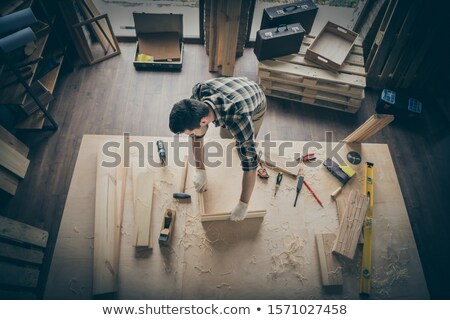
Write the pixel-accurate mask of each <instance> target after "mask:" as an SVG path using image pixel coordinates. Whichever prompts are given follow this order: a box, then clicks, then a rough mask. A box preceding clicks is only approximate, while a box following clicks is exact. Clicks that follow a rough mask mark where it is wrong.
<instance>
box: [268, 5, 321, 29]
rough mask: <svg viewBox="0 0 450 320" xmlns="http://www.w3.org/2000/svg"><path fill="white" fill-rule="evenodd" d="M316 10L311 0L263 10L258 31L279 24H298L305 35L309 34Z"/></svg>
mask: <svg viewBox="0 0 450 320" xmlns="http://www.w3.org/2000/svg"><path fill="white" fill-rule="evenodd" d="M318 10H319V9H318V8H317V6H316V5H315V4H314V2H313V1H312V0H303V1H298V2H295V3H289V4H283V5H280V6H276V7H270V8H265V9H264V12H263V17H262V20H261V27H260V29H267V28H272V27H277V26H279V25H280V24H292V23H300V24H301V25H302V27H303V28H304V29H305V31H306V33H310V32H311V28H312V26H313V23H314V19H315V18H316V14H317V11H318Z"/></svg>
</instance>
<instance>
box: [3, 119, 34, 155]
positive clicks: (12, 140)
mask: <svg viewBox="0 0 450 320" xmlns="http://www.w3.org/2000/svg"><path fill="white" fill-rule="evenodd" d="M0 140H3V141H4V142H6V144H7V145H9V146H10V147H12V148H13V149H14V150H16V151H17V152H19V153H20V154H21V155H23V156H24V157H25V158H26V157H28V152H29V148H28V147H27V146H26V145H25V144H24V143H23V142H22V141H20V140H19V139H17V138H16V137H15V136H14V135H13V134H12V133H10V132H9V131H8V130H6V129H5V128H3V127H2V126H0Z"/></svg>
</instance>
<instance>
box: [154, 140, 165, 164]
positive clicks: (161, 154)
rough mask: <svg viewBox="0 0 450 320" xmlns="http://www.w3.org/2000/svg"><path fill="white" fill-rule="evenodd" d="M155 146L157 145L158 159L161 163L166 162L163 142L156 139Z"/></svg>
mask: <svg viewBox="0 0 450 320" xmlns="http://www.w3.org/2000/svg"><path fill="white" fill-rule="evenodd" d="M156 146H157V147H158V154H159V159H160V160H161V163H162V164H166V149H165V148H164V142H163V141H162V140H158V141H156Z"/></svg>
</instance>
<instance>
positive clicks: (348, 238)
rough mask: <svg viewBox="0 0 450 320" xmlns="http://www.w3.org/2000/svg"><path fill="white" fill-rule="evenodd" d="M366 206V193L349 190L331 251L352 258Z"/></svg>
mask: <svg viewBox="0 0 450 320" xmlns="http://www.w3.org/2000/svg"><path fill="white" fill-rule="evenodd" d="M368 206H369V198H368V197H367V196H366V195H364V194H361V193H360V192H357V191H354V190H352V191H351V192H350V195H349V197H348V201H347V208H346V210H345V213H344V216H343V220H342V221H341V223H340V225H339V230H338V234H337V239H336V242H335V244H334V246H333V253H335V254H340V255H342V256H344V257H346V258H348V259H353V257H354V255H355V250H356V245H357V244H358V240H359V237H360V234H361V229H362V225H363V223H364V218H365V216H366V212H367V208H368Z"/></svg>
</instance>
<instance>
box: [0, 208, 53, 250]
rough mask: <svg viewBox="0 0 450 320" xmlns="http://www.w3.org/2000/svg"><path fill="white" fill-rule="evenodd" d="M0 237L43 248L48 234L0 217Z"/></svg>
mask: <svg viewBox="0 0 450 320" xmlns="http://www.w3.org/2000/svg"><path fill="white" fill-rule="evenodd" d="M0 237H2V238H6V239H10V240H14V241H17V242H21V243H28V244H32V245H35V246H38V247H41V248H45V247H46V246H47V240H48V232H47V231H44V230H42V229H39V228H35V227H32V226H30V225H27V224H25V223H22V222H19V221H15V220H12V219H9V218H6V217H3V216H0Z"/></svg>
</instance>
